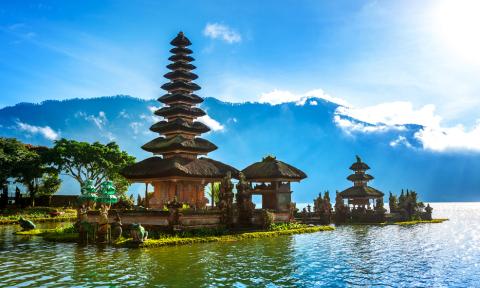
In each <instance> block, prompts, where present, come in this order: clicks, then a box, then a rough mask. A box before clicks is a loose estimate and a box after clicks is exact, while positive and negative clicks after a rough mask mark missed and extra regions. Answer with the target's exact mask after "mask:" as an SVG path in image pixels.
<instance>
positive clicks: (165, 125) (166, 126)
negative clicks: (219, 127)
mask: <svg viewBox="0 0 480 288" xmlns="http://www.w3.org/2000/svg"><path fill="white" fill-rule="evenodd" d="M150 130H151V131H153V132H156V133H168V132H172V131H180V132H190V133H195V134H201V133H206V132H208V131H210V128H209V127H208V126H207V125H205V124H203V123H202V122H197V121H195V122H192V123H190V122H188V121H186V120H184V119H181V118H176V119H175V120H171V121H160V122H157V123H155V124H153V125H152V126H151V127H150Z"/></svg>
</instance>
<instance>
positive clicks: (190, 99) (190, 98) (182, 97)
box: [158, 93, 203, 104]
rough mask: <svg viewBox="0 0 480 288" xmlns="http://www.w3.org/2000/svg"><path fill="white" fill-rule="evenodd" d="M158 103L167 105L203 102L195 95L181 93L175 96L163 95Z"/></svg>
mask: <svg viewBox="0 0 480 288" xmlns="http://www.w3.org/2000/svg"><path fill="white" fill-rule="evenodd" d="M158 101H160V102H162V103H165V104H168V103H171V102H176V101H183V102H187V103H192V104H199V103H202V102H203V98H202V97H200V96H198V95H196V94H183V93H175V94H165V95H163V96H161V97H160V98H158Z"/></svg>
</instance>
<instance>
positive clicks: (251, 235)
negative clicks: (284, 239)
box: [114, 226, 335, 248]
mask: <svg viewBox="0 0 480 288" xmlns="http://www.w3.org/2000/svg"><path fill="white" fill-rule="evenodd" d="M332 230H335V228H334V227H331V226H313V227H305V228H299V229H290V230H281V231H258V232H246V233H238V234H227V235H220V236H194V237H179V236H169V237H163V238H160V239H151V238H150V239H147V240H146V241H145V242H143V243H141V244H137V243H134V242H133V241H132V240H131V239H122V240H121V241H118V242H116V243H114V245H115V246H119V247H134V248H137V247H139V248H152V247H162V246H175V245H189V244H194V243H208V242H233V241H240V240H246V239H260V238H268V237H277V236H282V235H294V234H302V233H314V232H319V231H332Z"/></svg>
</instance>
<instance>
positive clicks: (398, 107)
mask: <svg viewBox="0 0 480 288" xmlns="http://www.w3.org/2000/svg"><path fill="white" fill-rule="evenodd" d="M335 114H339V115H345V116H349V117H352V118H355V119H358V120H360V121H363V122H367V123H370V124H386V125H405V124H418V125H423V126H430V127H438V126H439V125H440V121H441V120H442V118H441V117H440V116H438V115H435V106H434V105H425V106H423V107H421V108H420V109H417V110H415V109H414V108H413V105H412V103H410V102H401V101H397V102H388V103H381V104H378V105H374V106H368V107H361V108H353V107H338V108H337V111H336V112H335Z"/></svg>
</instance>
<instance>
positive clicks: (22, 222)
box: [18, 218, 35, 230]
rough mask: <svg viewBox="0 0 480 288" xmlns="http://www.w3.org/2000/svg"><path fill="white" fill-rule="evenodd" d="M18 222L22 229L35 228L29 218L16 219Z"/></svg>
mask: <svg viewBox="0 0 480 288" xmlns="http://www.w3.org/2000/svg"><path fill="white" fill-rule="evenodd" d="M18 224H20V227H22V229H23V230H32V229H35V224H33V222H32V221H30V220H25V219H23V218H20V219H18Z"/></svg>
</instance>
